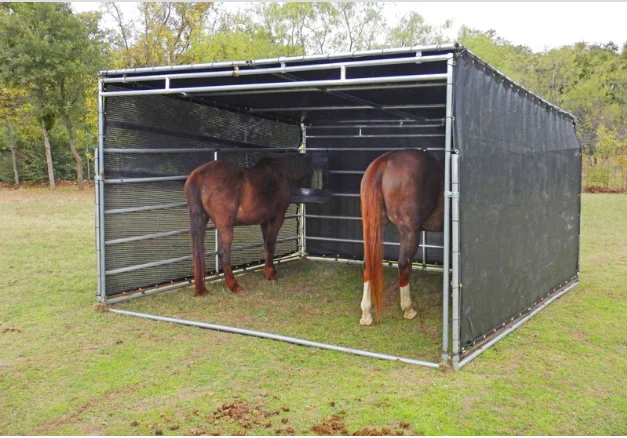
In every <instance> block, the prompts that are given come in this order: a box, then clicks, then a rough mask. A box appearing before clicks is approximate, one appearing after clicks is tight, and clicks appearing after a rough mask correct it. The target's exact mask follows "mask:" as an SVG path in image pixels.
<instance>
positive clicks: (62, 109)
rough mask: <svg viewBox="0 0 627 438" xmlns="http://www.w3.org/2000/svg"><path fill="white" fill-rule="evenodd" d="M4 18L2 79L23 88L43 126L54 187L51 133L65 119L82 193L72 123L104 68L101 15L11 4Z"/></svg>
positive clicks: (0, 22)
mask: <svg viewBox="0 0 627 438" xmlns="http://www.w3.org/2000/svg"><path fill="white" fill-rule="evenodd" d="M7 9H8V11H7V12H6V13H4V14H2V15H1V16H0V74H1V75H2V76H3V78H4V79H5V80H6V81H7V82H8V83H9V84H11V85H14V86H18V87H24V88H25V90H26V91H27V93H28V94H27V95H28V96H29V98H30V100H31V101H32V102H33V104H34V107H35V108H36V111H37V118H38V119H39V121H40V124H41V129H42V133H43V137H44V147H45V150H46V161H47V165H48V179H49V182H50V187H51V188H52V189H54V188H55V181H54V167H53V159H52V153H51V147H50V130H51V129H52V128H53V127H54V125H55V122H56V121H57V120H58V119H59V118H61V119H62V121H63V123H64V126H65V128H66V130H67V134H68V142H69V146H70V150H71V153H72V156H73V158H74V160H75V163H76V176H77V179H78V182H79V188H80V189H81V190H82V189H83V163H82V159H81V156H80V154H79V153H78V150H77V149H76V145H75V141H74V126H73V122H74V120H76V119H77V118H78V117H79V115H80V114H81V113H82V111H84V106H83V102H84V96H85V91H86V90H87V89H88V88H89V87H88V86H89V83H90V81H93V80H94V79H95V76H96V72H97V70H98V68H99V66H101V65H103V62H102V61H103V57H104V52H103V49H104V47H103V45H102V41H101V34H100V32H99V29H98V20H99V14H93V13H90V14H81V15H75V14H73V12H72V10H71V8H70V6H69V4H65V3H9V4H7Z"/></svg>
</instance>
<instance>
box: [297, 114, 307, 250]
mask: <svg viewBox="0 0 627 438" xmlns="http://www.w3.org/2000/svg"><path fill="white" fill-rule="evenodd" d="M300 133H301V142H300V151H301V153H303V154H305V153H307V126H305V124H304V123H301V124H300ZM299 213H300V215H301V217H300V219H299V227H298V228H299V230H298V231H299V233H298V234H299V236H300V248H299V254H300V256H301V257H305V254H307V241H306V239H305V235H306V234H307V220H306V218H307V204H305V203H304V202H301V203H300V205H299Z"/></svg>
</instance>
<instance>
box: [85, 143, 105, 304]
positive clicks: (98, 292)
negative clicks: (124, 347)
mask: <svg viewBox="0 0 627 438" xmlns="http://www.w3.org/2000/svg"><path fill="white" fill-rule="evenodd" d="M95 152H98V151H97V150H96V151H95ZM89 167H90V166H89V165H88V166H87V168H88V169H89ZM98 182H99V178H98V154H97V153H96V154H94V201H95V202H94V203H95V209H96V212H95V214H94V216H95V219H96V220H95V226H96V233H95V239H94V240H95V243H96V279H97V289H96V300H97V301H98V302H102V300H101V296H103V294H102V290H101V281H102V280H101V278H100V188H99V186H98Z"/></svg>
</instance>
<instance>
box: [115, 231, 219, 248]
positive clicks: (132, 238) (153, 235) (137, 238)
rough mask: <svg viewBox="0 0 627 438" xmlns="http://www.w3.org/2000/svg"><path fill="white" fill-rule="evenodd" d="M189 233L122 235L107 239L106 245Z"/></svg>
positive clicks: (170, 232) (168, 232)
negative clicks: (118, 237)
mask: <svg viewBox="0 0 627 438" xmlns="http://www.w3.org/2000/svg"><path fill="white" fill-rule="evenodd" d="M214 229H215V227H207V231H211V230H214ZM185 233H189V229H187V228H186V229H184V230H175V231H166V232H163V233H152V234H143V235H141V236H133V237H122V238H120V239H113V240H107V241H106V242H105V245H107V246H110V245H119V244H120V243H129V242H139V241H141V240H149V239H158V238H160V237H171V236H178V235H179V234H185Z"/></svg>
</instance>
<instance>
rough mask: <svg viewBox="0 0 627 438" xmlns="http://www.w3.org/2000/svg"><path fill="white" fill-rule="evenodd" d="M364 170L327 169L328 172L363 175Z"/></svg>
mask: <svg viewBox="0 0 627 438" xmlns="http://www.w3.org/2000/svg"><path fill="white" fill-rule="evenodd" d="M365 172H366V171H365V170H329V173H330V174H337V175H363V174H364V173H365Z"/></svg>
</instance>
